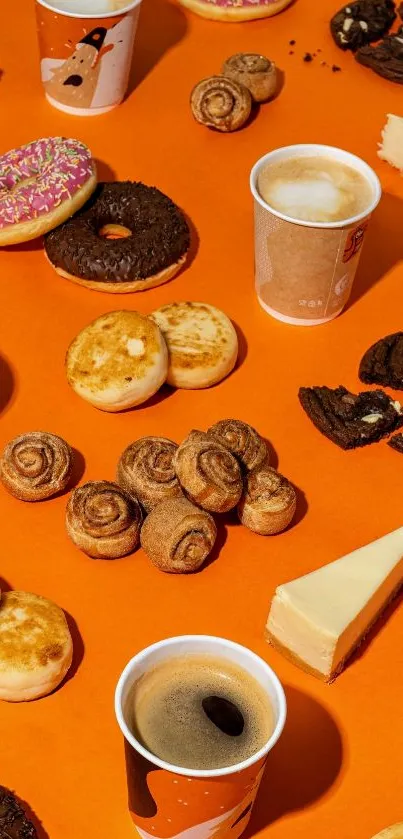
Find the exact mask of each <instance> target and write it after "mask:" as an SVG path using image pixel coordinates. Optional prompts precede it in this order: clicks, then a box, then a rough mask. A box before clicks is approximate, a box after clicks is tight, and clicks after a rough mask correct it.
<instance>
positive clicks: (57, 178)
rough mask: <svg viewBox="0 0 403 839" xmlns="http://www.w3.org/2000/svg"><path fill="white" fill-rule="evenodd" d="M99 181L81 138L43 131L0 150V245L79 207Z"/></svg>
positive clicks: (31, 234) (49, 226)
mask: <svg viewBox="0 0 403 839" xmlns="http://www.w3.org/2000/svg"><path fill="white" fill-rule="evenodd" d="M96 183H97V176H96V169H95V163H94V161H93V159H92V157H91V152H90V150H89V149H88V148H87V146H85V145H84V144H83V143H80V142H79V140H67V139H66V138H65V137H46V138H44V139H42V140H36V141H35V142H33V143H28V144H27V145H26V146H20V148H18V149H12V151H9V152H7V154H3V155H2V156H0V246H1V245H14V244H17V243H18V242H27V241H28V240H29V239H35V238H36V237H37V236H41V235H42V234H43V233H47V232H48V231H49V230H53V228H54V227H57V226H58V225H59V224H61V223H62V222H63V221H65V220H66V219H67V218H69V217H70V216H72V215H73V213H75V212H77V210H79V209H80V207H82V206H83V204H84V203H85V202H86V201H87V199H88V198H89V197H90V195H91V193H92V192H93V191H94V189H95V187H96Z"/></svg>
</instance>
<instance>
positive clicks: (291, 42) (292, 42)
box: [288, 39, 297, 47]
mask: <svg viewBox="0 0 403 839" xmlns="http://www.w3.org/2000/svg"><path fill="white" fill-rule="evenodd" d="M288 43H289V45H290V47H295V44H296V43H297V42H296V41H294V39H293V40H292V41H289V42H288Z"/></svg>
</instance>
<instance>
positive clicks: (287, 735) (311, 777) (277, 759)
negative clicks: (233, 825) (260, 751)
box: [244, 686, 343, 839]
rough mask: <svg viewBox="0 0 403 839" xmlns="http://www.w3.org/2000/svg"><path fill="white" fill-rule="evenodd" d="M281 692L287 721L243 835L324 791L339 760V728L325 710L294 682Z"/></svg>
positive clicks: (248, 835) (299, 807) (305, 804)
mask: <svg viewBox="0 0 403 839" xmlns="http://www.w3.org/2000/svg"><path fill="white" fill-rule="evenodd" d="M285 692H286V696H287V704H288V718H287V723H286V726H285V729H284V734H283V736H282V738H281V739H280V741H279V743H278V744H277V746H276V747H275V749H274V750H273V752H272V753H271V754H270V755H269V758H268V761H267V767H266V771H265V774H264V776H263V780H262V783H261V786H260V790H259V793H258V797H257V801H256V804H255V807H254V808H253V811H252V817H251V820H250V823H249V826H248V827H247V829H246V832H245V834H244V836H245V839H251V837H252V836H254V835H255V834H256V833H258V832H259V831H261V830H264V829H265V828H266V827H268V826H269V825H270V824H273V822H276V821H277V820H278V819H280V818H282V817H283V816H285V815H286V814H287V813H292V812H295V811H296V810H303V809H305V808H306V807H309V806H310V805H311V804H314V802H315V801H318V800H319V799H320V798H322V797H323V796H324V795H326V793H327V792H328V790H329V789H330V788H331V787H332V786H333V784H334V783H335V781H336V780H337V777H338V775H339V773H340V769H341V766H342V760H343V744H342V739H341V734H340V731H339V728H338V726H337V724H336V722H335V720H334V719H333V718H332V717H331V716H330V714H329V712H328V711H327V710H326V709H325V708H324V707H323V705H320V704H319V702H317V700H316V699H314V698H313V697H312V696H308V694H306V693H303V692H302V691H300V690H297V689H296V688H294V687H287V686H286V687H285Z"/></svg>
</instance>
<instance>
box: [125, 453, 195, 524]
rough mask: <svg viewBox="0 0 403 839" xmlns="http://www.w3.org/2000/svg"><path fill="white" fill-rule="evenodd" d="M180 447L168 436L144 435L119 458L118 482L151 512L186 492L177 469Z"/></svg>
mask: <svg viewBox="0 0 403 839" xmlns="http://www.w3.org/2000/svg"><path fill="white" fill-rule="evenodd" d="M177 448H178V446H177V444H176V443H173V442H172V440H167V439H166V438H165V437H141V438H140V440H136V442H134V443H131V444H130V446H128V447H127V449H125V451H124V452H123V454H122V456H121V458H120V460H119V463H118V470H117V482H118V484H120V486H121V487H123V489H125V490H126V491H127V492H129V493H130V494H134V495H135V496H136V497H137V498H138V500H139V501H140V503H141V504H142V505H143V507H144V508H145V510H147V512H150V510H152V509H153V508H154V507H155V506H156V505H157V504H159V503H160V502H161V501H167V500H168V498H176V497H177V496H179V495H182V490H181V488H180V484H179V481H178V478H177V477H176V474H175V468H174V455H175V452H176V450H177Z"/></svg>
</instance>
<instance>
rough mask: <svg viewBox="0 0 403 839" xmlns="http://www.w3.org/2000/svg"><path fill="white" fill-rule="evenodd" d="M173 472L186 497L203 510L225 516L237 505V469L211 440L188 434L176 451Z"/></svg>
mask: <svg viewBox="0 0 403 839" xmlns="http://www.w3.org/2000/svg"><path fill="white" fill-rule="evenodd" d="M175 470H176V474H177V476H178V478H179V481H180V484H181V486H182V488H183V490H184V492H185V493H186V495H187V496H188V497H189V498H190V500H191V501H194V503H195V504H198V505H199V506H200V507H203V508H204V509H205V510H210V511H211V512H213V513H226V512H227V511H228V510H232V509H233V507H236V505H237V504H238V501H239V499H240V497H241V494H242V487H243V484H242V475H241V469H240V466H239V464H238V462H237V460H236V459H235V457H234V456H233V455H232V454H231V452H229V451H228V449H226V448H225V447H224V446H222V445H221V443H219V442H218V441H217V440H216V439H215V438H214V437H210V436H209V435H208V434H205V433H204V432H202V431H191V432H190V434H189V435H188V437H186V440H184V441H183V443H182V445H181V446H179V448H178V450H177V452H176V455H175Z"/></svg>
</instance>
